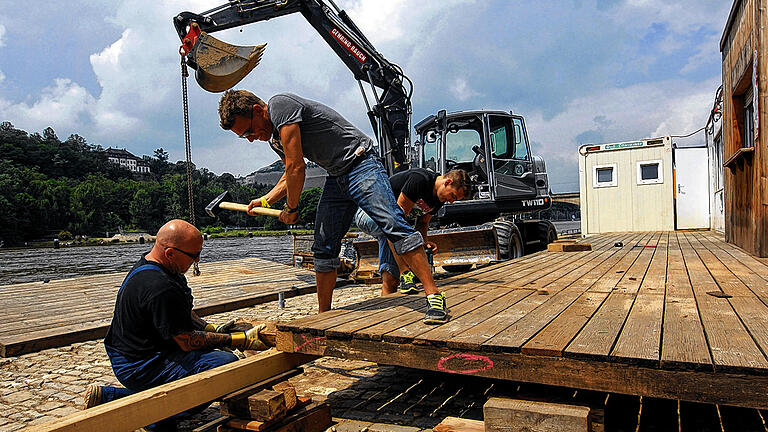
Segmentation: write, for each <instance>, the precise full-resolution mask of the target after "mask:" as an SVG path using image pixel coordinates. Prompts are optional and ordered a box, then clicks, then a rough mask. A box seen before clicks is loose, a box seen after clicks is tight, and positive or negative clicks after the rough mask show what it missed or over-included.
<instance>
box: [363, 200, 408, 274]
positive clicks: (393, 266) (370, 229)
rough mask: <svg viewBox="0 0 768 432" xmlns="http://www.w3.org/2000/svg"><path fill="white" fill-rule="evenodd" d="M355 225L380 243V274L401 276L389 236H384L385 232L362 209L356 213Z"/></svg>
mask: <svg viewBox="0 0 768 432" xmlns="http://www.w3.org/2000/svg"><path fill="white" fill-rule="evenodd" d="M355 225H357V227H358V228H360V231H362V232H364V233H366V234H368V235H370V236H371V237H373V238H375V239H376V240H378V242H379V273H382V272H387V273H389V274H391V275H392V276H395V277H397V276H399V275H400V269H399V268H398V267H397V261H395V255H394V254H393V253H392V248H390V247H389V242H387V236H385V235H384V231H382V230H381V228H379V226H378V225H376V223H375V222H374V221H373V219H371V217H370V216H368V214H367V213H366V212H364V211H362V210H360V209H358V210H357V213H355Z"/></svg>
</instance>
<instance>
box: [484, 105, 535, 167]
mask: <svg viewBox="0 0 768 432" xmlns="http://www.w3.org/2000/svg"><path fill="white" fill-rule="evenodd" d="M518 121H519V120H518V119H517V118H514V117H506V116H491V117H490V129H491V135H490V137H491V150H492V152H493V170H494V172H496V173H497V174H502V175H511V176H516V177H519V176H522V175H523V174H524V173H525V172H527V171H530V170H531V167H530V166H529V165H530V156H529V154H528V146H527V142H526V139H525V134H524V133H523V132H522V123H518Z"/></svg>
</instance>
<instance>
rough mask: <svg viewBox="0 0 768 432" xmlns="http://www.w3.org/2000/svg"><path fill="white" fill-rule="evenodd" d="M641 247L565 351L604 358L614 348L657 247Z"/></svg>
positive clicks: (571, 353) (580, 355)
mask: <svg viewBox="0 0 768 432" xmlns="http://www.w3.org/2000/svg"><path fill="white" fill-rule="evenodd" d="M658 238H659V235H658V234H656V235H654V236H653V237H652V238H651V240H650V241H649V242H648V243H650V244H652V245H655V244H656V242H657V240H658ZM640 248H641V249H642V250H641V252H640V255H639V256H638V257H637V259H636V260H635V261H634V262H633V263H632V265H631V266H630V267H629V268H628V269H627V271H626V273H624V275H623V277H622V278H621V280H620V281H619V282H618V283H617V284H616V287H615V288H614V289H612V290H611V292H610V293H609V294H608V296H607V297H606V299H605V301H604V302H603V303H602V304H601V305H600V307H599V308H598V309H597V311H595V313H594V314H593V315H592V317H591V318H590V319H589V321H588V322H587V323H586V325H584V328H582V329H581V331H580V332H579V333H578V334H577V335H576V337H575V338H573V341H571V343H570V344H568V347H567V348H566V349H565V351H564V354H565V355H569V356H573V357H580V358H586V357H591V358H597V359H601V360H605V359H607V358H608V355H609V354H610V352H611V348H612V347H613V344H614V342H615V341H616V338H617V337H618V334H619V332H620V331H621V326H622V325H623V324H624V320H625V319H626V317H627V314H628V313H629V310H630V308H631V307H632V304H633V303H634V300H635V295H636V293H637V290H638V289H639V287H640V284H641V283H642V280H643V277H644V276H645V272H646V270H647V269H648V265H649V264H650V262H651V258H652V257H653V255H654V252H655V251H656V248H655V247H653V248H647V247H642V246H641V247H640Z"/></svg>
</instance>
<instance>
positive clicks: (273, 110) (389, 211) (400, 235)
mask: <svg viewBox="0 0 768 432" xmlns="http://www.w3.org/2000/svg"><path fill="white" fill-rule="evenodd" d="M219 117H220V120H221V127H222V128H223V129H227V130H231V131H232V132H234V133H235V134H237V135H238V136H239V137H240V138H245V139H247V140H248V141H251V142H252V141H254V140H259V141H267V142H269V143H270V146H271V147H272V149H273V150H274V151H275V152H276V153H277V154H278V155H279V156H280V159H282V161H283V163H284V165H285V172H284V173H283V175H282V177H281V178H280V180H279V181H278V182H277V184H276V185H275V187H274V188H272V190H271V191H269V192H268V193H267V194H266V195H264V196H262V197H260V198H257V199H254V200H253V201H251V203H250V204H249V205H248V210H249V211H250V210H251V209H252V208H254V207H270V206H271V205H272V204H274V203H276V202H277V201H279V200H280V199H282V198H283V197H286V204H285V207H284V208H283V211H282V213H281V214H280V217H279V218H280V221H281V222H283V223H286V224H289V225H290V224H295V223H298V221H299V216H298V213H297V211H296V210H297V207H298V204H299V195H300V194H301V190H302V188H303V186H304V169H305V163H304V158H307V159H309V160H310V161H312V162H315V163H317V164H318V165H320V166H321V167H322V168H324V169H325V170H326V171H327V172H328V177H327V179H326V182H325V186H324V187H323V195H322V196H321V198H320V202H319V203H318V205H317V215H316V218H315V241H314V244H313V245H312V252H313V254H314V264H315V272H316V279H317V300H318V306H319V311H320V312H325V311H327V310H330V309H331V300H332V297H333V288H334V286H335V284H336V270H337V269H338V267H339V251H340V249H341V239H342V238H343V237H344V235H345V234H346V232H347V230H348V229H349V227H350V225H351V223H352V218H353V216H354V214H355V212H356V211H357V209H358V208H360V209H362V210H363V211H364V212H366V213H367V214H368V215H369V216H370V217H371V219H372V220H373V221H374V222H375V223H376V224H377V225H378V226H379V227H380V228H381V229H382V231H383V232H384V235H385V236H386V237H387V239H388V240H389V241H390V242H391V243H392V245H393V247H394V249H395V253H397V255H399V256H400V258H402V259H403V260H404V261H405V262H406V263H407V264H408V266H409V267H410V268H411V270H412V271H413V272H414V273H415V274H416V276H417V277H418V278H419V279H421V281H422V283H423V285H424V291H425V293H426V294H427V306H428V309H427V313H426V316H425V317H424V322H425V323H426V324H442V323H445V322H447V321H448V314H447V312H446V306H445V295H444V294H443V293H441V292H439V291H438V289H437V286H436V285H435V282H434V280H433V279H432V274H431V272H430V267H429V264H428V262H427V257H426V255H425V253H424V239H423V237H422V235H421V233H420V232H418V231H414V229H413V228H412V227H411V226H410V225H409V224H408V223H407V222H406V221H405V216H404V215H403V210H402V209H401V208H400V206H399V205H398V204H397V201H395V198H394V194H393V193H392V187H391V186H390V183H389V178H388V177H387V173H386V171H385V170H384V166H383V165H382V163H381V160H380V159H379V158H378V156H377V155H376V153H375V151H374V149H373V141H372V140H371V139H370V138H369V137H368V136H366V135H365V134H364V133H363V132H361V131H360V130H359V129H357V128H356V127H354V126H353V125H352V124H351V123H349V122H348V121H347V120H346V119H344V117H342V116H341V115H340V114H339V113H337V112H336V111H334V110H333V109H331V108H329V107H327V106H325V105H323V104H321V103H319V102H315V101H311V100H308V99H304V98H302V97H299V96H296V95H294V94H290V93H281V94H278V95H275V96H273V97H272V98H271V99H270V100H269V103H264V101H262V100H261V99H259V98H258V97H257V96H256V95H254V94H253V93H250V92H248V91H245V90H229V91H227V92H225V93H224V95H223V96H222V98H221V101H220V102H219Z"/></svg>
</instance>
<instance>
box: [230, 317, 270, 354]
mask: <svg viewBox="0 0 768 432" xmlns="http://www.w3.org/2000/svg"><path fill="white" fill-rule="evenodd" d="M266 327H267V326H265V325H264V324H259V325H257V326H255V327H253V328H251V329H250V330H248V331H245V332H235V333H232V348H237V349H239V350H259V351H261V350H265V349H267V348H268V347H267V345H266V344H265V343H264V342H263V341H262V340H261V339H259V332H260V331H262V330H264V329H265V328H266Z"/></svg>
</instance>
